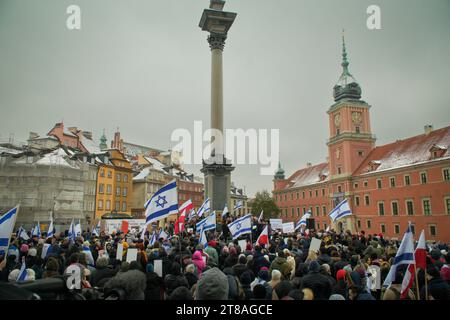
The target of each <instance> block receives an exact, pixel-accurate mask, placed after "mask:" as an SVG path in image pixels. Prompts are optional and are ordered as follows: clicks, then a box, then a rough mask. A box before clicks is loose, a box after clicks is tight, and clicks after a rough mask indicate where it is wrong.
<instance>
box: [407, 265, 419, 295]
mask: <svg viewBox="0 0 450 320" xmlns="http://www.w3.org/2000/svg"><path fill="white" fill-rule="evenodd" d="M414 273H415V277H416V293H417V300H420V291H419V277H418V276H417V266H416V264H415V263H414ZM408 290H409V289H408ZM406 294H408V293H406Z"/></svg>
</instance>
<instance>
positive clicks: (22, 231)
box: [17, 226, 30, 241]
mask: <svg viewBox="0 0 450 320" xmlns="http://www.w3.org/2000/svg"><path fill="white" fill-rule="evenodd" d="M17 236H18V237H19V238H22V239H23V240H25V241H27V240H29V239H30V237H29V236H28V233H27V231H26V230H25V229H24V228H23V227H22V226H20V228H19V230H18V231H17Z"/></svg>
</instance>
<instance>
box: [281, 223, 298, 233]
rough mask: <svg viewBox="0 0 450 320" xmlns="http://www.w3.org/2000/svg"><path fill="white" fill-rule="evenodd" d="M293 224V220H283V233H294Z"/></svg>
mask: <svg viewBox="0 0 450 320" xmlns="http://www.w3.org/2000/svg"><path fill="white" fill-rule="evenodd" d="M294 232H295V225H294V223H293V222H285V223H283V233H294Z"/></svg>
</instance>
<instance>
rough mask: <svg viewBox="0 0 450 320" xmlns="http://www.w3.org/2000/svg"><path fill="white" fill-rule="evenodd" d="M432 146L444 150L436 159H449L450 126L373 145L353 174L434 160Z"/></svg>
mask: <svg viewBox="0 0 450 320" xmlns="http://www.w3.org/2000/svg"><path fill="white" fill-rule="evenodd" d="M433 146H439V147H440V148H439V149H440V150H443V151H444V154H443V156H442V157H440V158H438V159H442V158H447V159H450V154H449V153H448V151H447V149H448V146H450V126H448V127H445V128H442V129H437V130H434V131H431V132H430V133H428V134H421V135H418V136H414V137H411V138H408V139H404V140H398V141H396V142H393V143H389V144H385V145H383V146H378V147H375V148H374V149H372V151H371V152H370V153H369V154H368V156H367V157H366V159H364V161H363V162H362V163H361V165H360V166H359V167H358V168H357V169H356V170H355V172H354V173H353V175H361V174H365V173H369V172H370V173H372V172H380V171H385V170H391V169H396V168H401V167H407V166H411V165H415V164H420V163H426V162H429V161H435V159H433V157H432V154H431V153H430V150H431V148H432V147H433ZM375 162H376V163H377V166H376V167H374V166H372V171H371V170H370V167H371V166H370V164H371V163H375Z"/></svg>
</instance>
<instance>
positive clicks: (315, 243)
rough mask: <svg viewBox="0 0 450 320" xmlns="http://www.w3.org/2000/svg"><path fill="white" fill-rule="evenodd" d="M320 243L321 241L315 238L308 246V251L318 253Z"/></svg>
mask: <svg viewBox="0 0 450 320" xmlns="http://www.w3.org/2000/svg"><path fill="white" fill-rule="evenodd" d="M321 243H322V240H319V239H317V238H312V239H311V244H310V245H309V251H314V252H318V251H319V249H320V244H321Z"/></svg>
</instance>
